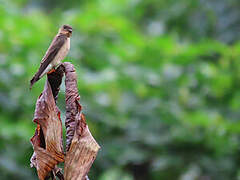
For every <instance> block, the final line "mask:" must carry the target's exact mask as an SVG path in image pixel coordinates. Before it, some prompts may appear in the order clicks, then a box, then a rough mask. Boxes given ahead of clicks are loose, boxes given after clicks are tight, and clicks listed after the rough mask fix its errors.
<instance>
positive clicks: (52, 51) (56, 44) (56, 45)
mask: <svg viewBox="0 0 240 180" xmlns="http://www.w3.org/2000/svg"><path fill="white" fill-rule="evenodd" d="M66 40H67V37H66V36H63V35H57V36H56V37H55V38H54V39H53V41H52V43H51V45H50V46H49V48H48V50H47V52H46V54H45V55H44V57H43V59H42V61H41V64H40V67H39V69H38V72H37V73H36V74H35V75H34V77H33V78H32V80H31V81H30V87H32V85H33V84H34V83H35V82H37V81H38V80H39V78H40V76H41V74H42V73H43V71H44V70H45V69H46V68H47V67H48V65H49V64H50V63H51V61H52V60H53V59H54V57H55V56H56V55H57V53H58V51H59V50H60V49H61V47H62V46H63V44H64V43H65V42H66Z"/></svg>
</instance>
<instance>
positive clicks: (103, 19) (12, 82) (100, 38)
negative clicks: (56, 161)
mask: <svg viewBox="0 0 240 180" xmlns="http://www.w3.org/2000/svg"><path fill="white" fill-rule="evenodd" d="M54 2H56V1H53V2H52V3H50V2H49V1H47V0H46V1H44V0H41V1H38V3H37V2H33V1H27V0H21V1H3V0H0V77H1V78H0V147H1V149H0V179H13V180H14V179H36V175H35V174H36V173H35V172H32V171H31V169H30V168H29V158H30V156H31V153H32V149H31V145H30V142H29V139H30V137H31V136H32V134H33V132H34V128H35V125H34V124H33V123H32V122H31V119H32V117H33V112H34V108H35V102H36V99H37V97H38V95H39V94H40V93H41V91H42V89H43V85H44V82H45V79H42V80H41V81H39V82H38V83H36V85H34V87H33V89H32V91H29V80H30V79H31V77H32V75H33V74H34V72H35V71H36V70H37V68H38V66H39V62H40V60H41V58H42V56H43V55H44V53H45V51H46V49H47V47H48V45H49V43H50V42H51V40H52V38H53V36H54V35H55V33H56V32H57V30H58V27H59V26H60V25H62V24H71V25H72V26H73V28H74V33H73V37H72V41H71V52H70V53H69V55H68V57H67V58H66V61H71V62H72V63H73V64H74V65H75V67H76V70H77V73H78V80H79V81H78V86H79V91H80V94H81V102H82V104H83V108H84V112H85V114H86V117H87V122H88V124H89V126H90V129H91V132H92V134H93V135H94V137H95V138H96V140H97V141H98V142H99V144H100V145H101V147H102V149H101V150H100V152H99V155H98V157H97V160H96V161H95V163H94V165H93V167H92V169H91V171H90V174H89V176H90V178H91V177H92V179H100V180H108V179H111V180H115V179H116V180H117V179H125V180H131V179H138V180H141V179H153V180H159V179H181V180H188V179H192V180H193V179H201V178H203V179H204V178H206V179H219V180H226V179H238V178H240V175H239V174H240V172H239V164H240V158H239V146H240V144H239V141H238V139H239V133H240V123H239V122H238V120H239V118H240V114H239V108H240V92H239V90H238V89H239V88H240V86H239V83H238V82H240V64H239V56H240V44H239V43H238V39H239V36H238V34H239V32H238V31H236V27H237V25H235V24H234V23H235V22H238V21H239V20H240V16H238V14H239V12H238V6H239V2H235V1H231V3H228V2H227V1H226V2H225V1H222V2H217V1H215V2H212V3H209V2H206V1H205V0H203V1H196V0H179V1H163V0H148V1H144V0H140V1H127V0H101V1H78V0H71V3H72V5H71V3H69V4H68V5H66V4H65V3H66V2H67V1H60V2H59V7H55V6H54ZM46 4H48V5H49V6H48V7H45V6H44V5H46ZM217 5H218V6H217ZM65 6H66V8H64V7H65ZM53 7H54V8H53ZM221 8H222V9H221ZM229 9H231V11H230V10H229ZM224 17H232V18H228V19H226V20H225V21H223V19H224ZM228 22H229V23H228ZM231 23H232V24H231ZM238 24H239V23H238ZM227 43H231V44H227ZM58 103H59V106H60V107H62V108H61V109H62V110H63V111H62V116H63V119H64V109H63V107H64V103H65V100H64V85H63V86H62V89H61V93H60V96H59V100H58Z"/></svg>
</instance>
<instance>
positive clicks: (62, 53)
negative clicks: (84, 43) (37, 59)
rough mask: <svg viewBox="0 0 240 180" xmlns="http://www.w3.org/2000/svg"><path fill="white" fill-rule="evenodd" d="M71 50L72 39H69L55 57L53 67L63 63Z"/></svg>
mask: <svg viewBox="0 0 240 180" xmlns="http://www.w3.org/2000/svg"><path fill="white" fill-rule="evenodd" d="M69 49H70V38H67V40H66V42H65V43H64V44H63V46H62V47H61V48H60V50H59V52H58V53H57V55H56V56H55V58H54V60H53V61H52V63H51V64H52V66H53V67H55V66H57V65H58V64H60V63H61V61H62V60H63V59H64V58H65V57H66V55H67V54H68V51H69Z"/></svg>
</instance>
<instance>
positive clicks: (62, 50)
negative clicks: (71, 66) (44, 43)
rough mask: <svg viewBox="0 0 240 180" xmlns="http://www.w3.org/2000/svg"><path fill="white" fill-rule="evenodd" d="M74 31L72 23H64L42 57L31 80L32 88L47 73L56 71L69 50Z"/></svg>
mask: <svg viewBox="0 0 240 180" xmlns="http://www.w3.org/2000/svg"><path fill="white" fill-rule="evenodd" d="M72 31H73V29H72V27H71V26H70V25H62V26H61V27H60V28H59V30H58V33H57V35H56V36H55V37H54V39H53V40H52V43H51V44H50V46H49V48H48V49H47V52H46V53H45V55H44V56H43V58H42V61H41V64H40V67H39V69H38V71H37V72H36V74H35V75H34V76H33V78H32V79H31V81H30V89H32V86H33V85H34V84H35V83H36V82H37V81H38V80H39V79H41V78H42V77H43V76H44V75H45V74H47V73H48V74H49V73H51V72H53V71H55V68H56V67H57V66H58V65H60V64H61V61H62V60H63V59H64V58H65V57H66V55H67V54H68V52H69V49H70V37H71V36H72Z"/></svg>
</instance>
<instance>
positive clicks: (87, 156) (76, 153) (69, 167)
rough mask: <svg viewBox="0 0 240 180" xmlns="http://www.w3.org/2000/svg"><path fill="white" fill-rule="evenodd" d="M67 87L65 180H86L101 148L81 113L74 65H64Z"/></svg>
mask: <svg viewBox="0 0 240 180" xmlns="http://www.w3.org/2000/svg"><path fill="white" fill-rule="evenodd" d="M64 66H65V74H66V80H65V86H66V122H65V125H66V129H67V148H66V149H67V154H66V157H65V165H64V179H65V180H85V179H88V177H87V173H88V171H89V169H90V167H91V165H92V163H93V161H94V160H95V158H96V155H97V152H98V150H99V149H100V146H99V145H98V144H97V142H96V141H95V139H94V138H93V137H92V135H91V133H90V131H89V129H88V126H87V124H86V120H85V117H84V115H83V114H82V113H81V109H82V107H81V105H80V103H79V100H80V96H79V94H78V89H77V76H76V72H75V69H74V67H73V65H72V64H70V63H67V62H66V63H64Z"/></svg>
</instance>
